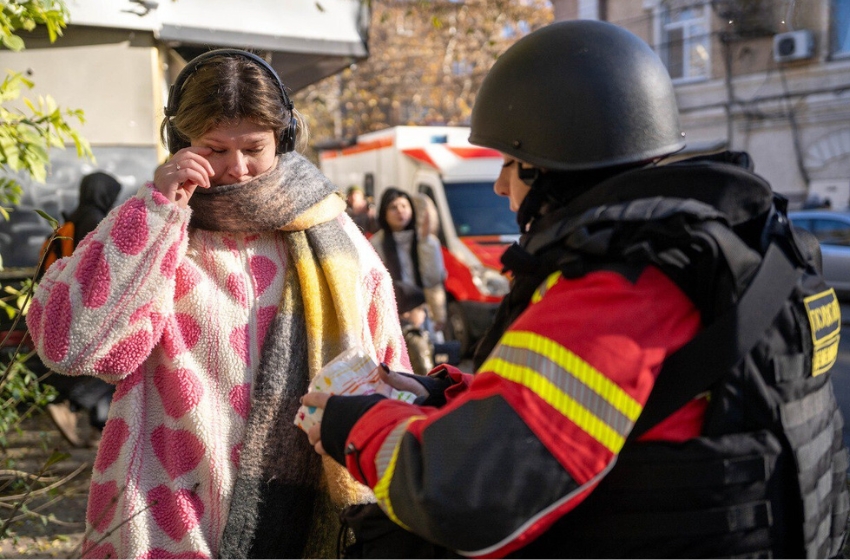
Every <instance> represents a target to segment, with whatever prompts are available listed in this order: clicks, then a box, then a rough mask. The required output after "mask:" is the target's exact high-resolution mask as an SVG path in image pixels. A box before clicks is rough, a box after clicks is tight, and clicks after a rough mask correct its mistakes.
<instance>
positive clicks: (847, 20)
mask: <svg viewBox="0 0 850 560" xmlns="http://www.w3.org/2000/svg"><path fill="white" fill-rule="evenodd" d="M832 52H833V54H841V55H848V56H850V0H832Z"/></svg>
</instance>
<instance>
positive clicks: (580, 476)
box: [346, 267, 704, 557]
mask: <svg viewBox="0 0 850 560" xmlns="http://www.w3.org/2000/svg"><path fill="white" fill-rule="evenodd" d="M699 329H700V318H699V313H698V311H697V310H696V308H695V307H694V306H693V304H692V303H691V302H690V301H689V300H688V299H687V298H686V297H685V296H684V294H683V293H682V292H681V291H680V290H679V289H678V288H677V287H676V286H675V284H673V283H672V282H671V281H670V280H669V279H668V278H667V277H666V276H664V275H663V274H662V273H661V272H660V271H658V270H657V269H655V268H652V267H649V268H647V269H645V270H644V271H643V273H642V274H641V275H640V276H639V278H637V280H635V281H634V282H631V281H629V280H627V279H626V278H624V277H623V276H621V275H618V274H616V273H613V272H608V271H600V272H594V273H591V274H589V275H587V276H585V277H583V278H579V279H565V278H562V277H560V275H559V274H554V275H552V276H551V277H550V278H549V279H548V280H547V281H546V282H545V283H544V284H543V285H542V286H541V287H540V289H539V290H538V291H537V293H535V295H534V297H533V298H532V302H531V304H530V305H529V307H528V308H527V309H526V311H525V312H524V313H523V314H522V315H521V316H520V317H519V318H518V319H517V321H516V322H515V323H514V324H513V325H511V326H510V328H509V329H508V330H507V332H506V333H505V335H504V336H503V337H502V339H501V340H500V341H499V344H497V346H496V347H495V348H494V350H493V352H492V353H491V355H490V356H489V358H488V359H487V361H486V362H485V363H484V364H482V366H481V368H480V370H479V371H478V372H477V373H476V375H475V376H474V379H473V380H472V383H471V385H470V386H469V387H468V390H465V391H463V392H462V393H461V394H454V395H452V398H451V400H450V401H449V402H448V404H447V405H446V406H445V407H443V408H441V409H433V408H428V407H415V406H412V405H408V404H405V403H401V402H397V401H390V400H384V401H381V402H379V403H378V404H376V405H375V406H373V407H372V408H371V409H370V410H369V411H368V412H367V413H366V414H364V415H363V416H362V417H361V418H360V419H359V420H358V421H357V423H356V424H355V425H354V427H353V429H352V430H351V432H350V434H349V437H348V441H347V448H348V449H349V450H353V451H354V452H352V453H349V454H348V455H347V456H346V462H347V467H348V469H349V471H350V472H351V473H352V474H353V475H355V476H356V477H359V478H360V479H361V480H362V481H363V482H365V483H366V484H368V485H369V486H371V487H372V488H373V489H374V491H375V495H376V497H377V498H378V503H379V504H380V505H381V507H382V508H383V509H384V511H385V512H386V513H387V514H388V515H389V517H390V518H391V519H393V520H394V521H395V522H397V523H399V524H400V525H402V526H403V527H406V528H408V529H409V530H411V531H413V532H415V533H417V534H419V535H421V536H423V537H425V538H427V539H429V540H431V541H432V542H435V543H438V544H440V545H442V546H446V547H448V548H450V549H452V550H456V551H458V552H460V553H461V554H464V555H467V556H487V557H499V556H503V555H505V554H507V553H509V552H511V551H513V550H516V549H518V548H520V547H522V546H524V545H525V544H527V543H529V542H530V541H531V540H533V539H534V538H536V537H537V536H539V535H540V534H541V533H542V532H544V531H545V530H546V529H547V528H548V527H550V526H551V524H552V523H554V522H555V521H556V520H557V519H558V518H559V517H561V516H563V515H565V514H566V513H567V512H569V511H570V510H572V509H573V508H574V507H575V506H576V505H578V504H579V503H580V502H581V501H582V500H583V499H584V498H585V497H586V496H587V495H589V493H591V492H592V491H593V489H594V488H595V486H596V485H597V484H598V482H599V481H600V480H601V479H602V477H604V476H605V475H606V474H607V473H608V471H609V470H610V469H611V467H612V466H613V464H614V462H615V459H616V457H617V454H618V453H619V451H620V449H621V448H622V446H623V444H624V442H625V439H626V437H627V436H628V435H629V432H630V431H631V429H632V427H633V426H634V423H635V421H636V420H637V418H638V416H639V415H640V413H641V411H642V410H643V405H644V404H645V403H646V400H647V398H648V397H649V394H650V392H651V390H652V386H653V384H654V382H655V378H656V375H657V374H658V372H659V370H660V367H661V364H662V362H663V360H664V359H665V357H666V356H668V355H669V354H670V353H672V352H673V351H675V350H676V349H678V348H679V347H681V346H682V345H683V344H685V343H686V342H687V341H688V340H690V339H691V338H692V337H693V336H694V335H695V334H696V333H697V332H698V331H699ZM703 407H704V403H702V402H700V401H698V400H695V401H692V403H690V404H689V405H686V406H685V407H684V408H683V409H682V410H680V411H679V412H677V413H676V414H675V415H673V416H671V417H670V418H668V419H667V420H666V421H665V422H664V423H663V424H665V425H667V426H668V427H669V429H668V428H665V427H664V426H658V427H657V428H656V429H655V430H653V433H652V437H654V438H661V439H664V438H665V437H667V435H668V433H669V434H670V436H671V439H680V438H683V437H684V438H687V437H693V436H694V435H697V434H698V433H699V430H700V427H701V418H702V416H701V413H702V410H703ZM682 419H686V421H684V423H683V421H682ZM647 435H649V434H647Z"/></svg>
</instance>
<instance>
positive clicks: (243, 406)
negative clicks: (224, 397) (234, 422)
mask: <svg viewBox="0 0 850 560" xmlns="http://www.w3.org/2000/svg"><path fill="white" fill-rule="evenodd" d="M228 397H229V398H230V406H232V407H233V410H235V411H236V414H238V415H239V416H241V417H242V418H245V419H247V418H248V413H249V412H250V411H251V384H250V383H243V384H242V385H237V386H236V387H234V388H233V389H231V390H230V394H229V395H228Z"/></svg>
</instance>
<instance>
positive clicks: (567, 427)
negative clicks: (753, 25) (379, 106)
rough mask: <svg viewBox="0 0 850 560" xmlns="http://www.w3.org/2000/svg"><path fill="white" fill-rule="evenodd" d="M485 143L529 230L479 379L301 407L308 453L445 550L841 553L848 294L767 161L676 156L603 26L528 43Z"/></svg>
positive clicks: (439, 373) (663, 91) (659, 114)
mask: <svg viewBox="0 0 850 560" xmlns="http://www.w3.org/2000/svg"><path fill="white" fill-rule="evenodd" d="M471 129H472V131H471V136H470V141H471V142H472V143H474V144H479V145H482V146H486V147H489V148H493V149H496V150H498V151H500V152H501V153H502V154H503V156H504V165H503V169H502V171H501V174H500V176H499V178H498V179H497V181H496V183H495V185H494V188H495V191H496V192H497V193H498V194H500V195H503V196H506V197H508V198H509V199H510V202H511V207H512V208H513V209H514V210H516V211H517V216H518V222H519V226H520V229H521V232H522V237H521V239H520V241H519V243H518V244H516V245H514V246H512V247H511V248H510V249H509V250H508V251H507V252H506V253H505V255H504V257H503V258H502V261H503V263H504V265H505V268H506V269H507V270H509V271H510V272H511V273H512V275H513V282H512V287H511V292H510V294H509V295H508V296H507V297H506V298H505V299H504V301H503V303H502V305H501V307H500V309H499V313H498V315H497V317H496V320H495V324H494V325H493V327H492V328H491V330H490V331H489V333H488V334H487V335H486V336H485V338H484V339H483V340H482V341H481V344H480V345H479V347H478V349H477V352H476V356H475V368H476V374H475V375H474V376H471V375H465V374H462V373H461V372H459V371H458V370H456V369H454V368H451V367H446V366H442V367H439V368H437V369H435V370H433V371H432V372H431V373H430V374H429V376H427V377H424V378H418V377H415V376H413V377H411V376H407V375H402V374H398V373H394V372H387V371H383V372H382V374H381V375H382V377H383V379H385V380H386V381H387V382H389V383H390V384H392V385H394V386H396V387H397V388H406V389H407V390H412V391H416V392H417V394H419V395H420V398H419V401H417V403H416V404H407V403H403V402H400V401H396V400H391V399H388V398H384V397H383V396H381V395H380V394H375V395H370V396H358V397H343V396H333V397H330V396H328V395H325V394H321V393H308V394H307V395H306V396H305V397H304V398H303V402H304V404H307V405H310V406H319V407H324V408H325V410H324V417H323V422H322V423H321V425H319V426H316V427H314V428H313V429H312V430H311V431H310V433H309V434H308V435H309V440H310V443H312V444H314V445H315V447H316V450H317V451H319V452H320V453H327V454H328V455H330V456H331V457H333V458H334V459H336V460H337V461H339V462H340V463H342V464H344V465H346V466H347V467H348V470H349V471H350V472H351V474H352V475H353V476H355V477H356V478H358V479H359V480H360V481H362V482H364V483H366V484H368V485H369V486H371V487H372V488H373V489H374V491H375V495H376V497H377V503H378V505H377V506H375V508H374V509H373V511H371V512H368V511H367V512H364V511H363V509H362V508H361V509H360V510H358V511H357V512H349V513H350V517H351V519H352V520H353V521H354V522H355V523H354V526H355V529H362V527H363V524H362V523H360V524H358V523H359V522H360V521H362V520H363V519H364V518H365V517H368V516H369V515H371V518H372V519H375V518H376V517H377V516H376V511H377V507H380V511H381V512H383V514H385V515H386V516H387V517H388V518H389V519H390V520H392V521H393V522H395V523H396V524H397V526H398V527H402V528H404V529H405V530H407V531H409V532H408V533H405V532H404V531H397V532H396V533H393V535H395V536H393V537H388V538H393V539H396V541H394V542H399V541H398V540H397V539H398V538H399V536H398V535H399V534H404V535H408V536H412V535H416V536H417V538H421V540H422V543H424V544H421V546H422V547H425V546H432V547H434V548H432V549H430V550H429V551H428V553H429V554H431V555H438V554H440V551H444V552H446V553H450V554H461V555H464V556H475V557H502V556H507V555H512V556H525V557H609V558H617V557H634V556H642V557H643V556H649V557H668V556H672V557H693V556H700V557H703V556H707V557H720V556H784V557H806V556H808V557H829V556H834V555H835V554H837V553H839V552H840V551H841V546H842V542H843V539H844V532H845V524H846V521H847V511H848V496H847V488H846V470H847V466H848V463H847V451H846V449H845V448H844V446H843V444H842V438H841V429H842V419H841V414H840V412H839V410H838V407H837V404H836V401H835V398H834V395H833V391H832V386H831V381H830V374H829V370H830V368H831V366H832V364H833V363H834V361H835V357H836V353H837V345H838V334H839V330H840V326H841V323H840V311H839V308H838V301H837V299H836V297H835V293H834V291H833V290H831V289H829V288H827V287H826V286H825V285H824V283H823V281H822V279H821V277H820V275H819V273H818V269H817V266H816V264H815V263H816V256H815V255H814V254H812V251H810V250H808V249H806V248H805V246H804V245H803V244H801V243H799V242H798V240H797V235H796V234H795V233H794V232H793V230H791V228H790V226H789V223H788V220H787V217H786V215H785V203H784V200H783V199H781V198H780V197H778V196H776V195H774V193H773V192H772V190H771V188H770V185H769V184H768V183H767V182H766V181H765V180H764V179H762V178H761V177H760V176H758V175H756V174H754V173H753V171H752V167H753V166H752V162H751V161H750V158H749V156H747V155H746V154H745V153H741V152H738V153H735V152H725V153H721V154H715V155H712V156H704V157H698V158H692V159H687V160H680V161H670V158H669V157H668V156H670V155H671V154H675V153H676V152H678V151H680V150H681V149H682V148H683V147H684V136H683V134H682V131H681V129H680V126H679V121H678V111H677V107H676V100H675V95H674V90H673V87H672V84H671V81H670V77H669V74H668V73H667V71H666V69H665V67H664V65H663V64H662V62H661V61H660V60H659V58H658V57H657V56H656V54H655V53H654V52H653V50H652V49H651V48H650V47H649V46H648V45H647V44H646V43H644V42H643V41H642V40H641V39H639V38H638V37H636V36H635V35H633V34H631V33H630V32H628V31H626V30H624V29H622V28H619V27H617V26H614V25H611V24H608V23H604V22H598V21H569V22H560V23H555V24H552V25H549V26H547V27H544V28H542V29H540V30H537V31H535V32H533V33H531V34H529V35H528V36H526V37H524V38H523V39H521V40H519V41H518V42H517V43H516V44H514V45H513V46H512V47H510V48H509V49H508V50H507V51H506V52H505V53H504V54H503V55H502V56H501V57H500V58H499V59H498V60H497V61H496V63H495V64H494V66H493V68H492V69H491V70H490V72H489V74H488V75H487V77H486V79H485V80H484V83H483V85H482V87H481V90H480V92H479V94H478V96H477V99H476V102H475V106H474V109H473V114H472V126H471ZM355 533H356V537H357V538H358V540H359V541H360V545H361V552H362V553H364V554H365V555H368V554H370V551H372V553H373V554H380V553H381V551H382V550H383V551H386V550H391V551H396V552H397V551H398V549H393V548H392V547H391V544H392V543H390V545H387V544H386V543H381V542H380V539H370V538H369V535H368V534H367V532H366V531H365V530H360V531H359V533H358V531H355ZM372 534H373V535H374V532H373V533H372ZM408 544H409V543H408ZM383 545H386V546H385V547H384V548H381V547H382V546H383ZM405 546H407V545H405ZM420 550H427V549H424V548H420Z"/></svg>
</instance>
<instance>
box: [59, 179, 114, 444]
mask: <svg viewBox="0 0 850 560" xmlns="http://www.w3.org/2000/svg"><path fill="white" fill-rule="evenodd" d="M120 194H121V183H119V182H118V180H116V179H115V177H113V176H112V175H110V174H108V173H104V172H103V171H96V172H94V173H90V174H88V175H86V176H85V177H83V179H82V181H80V201H79V204H78V205H77V208H76V209H75V210H74V211H73V212H71V213H70V214H67V215H65V222H66V223H67V222H70V223H72V224H73V225H74V229H73V231H74V233H73V248H76V247H77V245H79V244H80V242H81V241H82V240H83V239H85V237H86V235H88V234H89V233H90V232H91V231H92V230H94V228H95V227H97V225H98V224H99V223H100V222H101V220H103V219H104V218H105V217H106V215H107V214H108V213H109V211H110V210H111V209H112V207H113V206H114V205H115V202H116V201H117V200H118V195H120ZM45 268H46V267H45ZM48 383H51V384H53V385H54V386H55V387H56V389H57V390H58V391H59V395H60V397H59V398H60V399H61V400H60V401H59V402H55V403H51V404H49V405H47V412H48V414H49V415H50V417H51V419H52V420H53V422H54V423H55V424H56V427H57V428H59V431H60V432H61V433H62V435H63V437H64V438H65V439H66V440H68V442H69V443H70V444H71V445H73V446H74V447H85V446H87V445H88V443H89V442H87V441H84V439H83V438H82V437H81V436H80V431H79V430H78V428H77V414H76V411H77V410H85V411H87V412H88V415H89V423H90V424H91V426H92V428H94V429H95V430H96V431H97V432H98V433H99V432H100V431H102V430H103V427H104V426H105V425H106V418H107V414H108V413H109V405H110V403H111V402H112V393H114V392H115V386H114V385H111V384H109V383H106V382H105V381H101V380H100V379H96V378H94V377H65V376H60V375H51V376H50V378H49V380H48Z"/></svg>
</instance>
